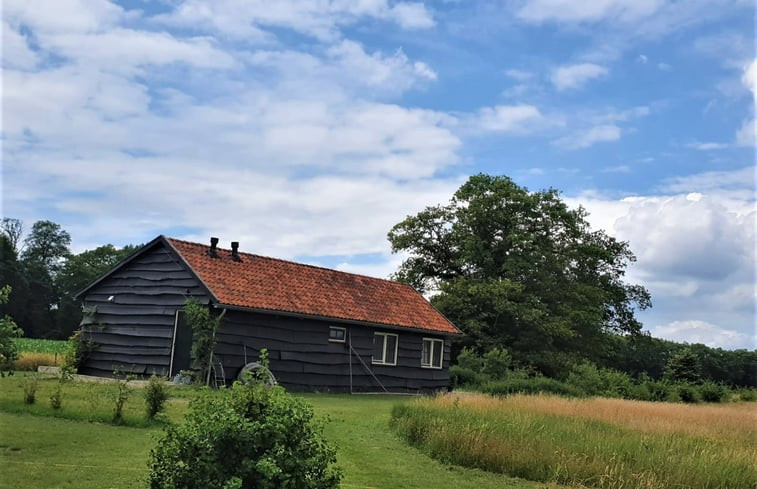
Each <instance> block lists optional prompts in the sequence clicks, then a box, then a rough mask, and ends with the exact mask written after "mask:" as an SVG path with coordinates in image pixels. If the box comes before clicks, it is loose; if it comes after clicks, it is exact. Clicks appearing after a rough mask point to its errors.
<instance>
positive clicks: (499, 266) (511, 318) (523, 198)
mask: <svg viewBox="0 0 757 489" xmlns="http://www.w3.org/2000/svg"><path fill="white" fill-rule="evenodd" d="M586 217H587V213H586V211H585V210H584V209H583V208H580V207H579V208H578V209H571V208H569V207H568V206H567V205H566V204H565V202H563V201H562V199H561V198H560V194H559V192H558V191H557V190H555V189H548V190H542V191H537V192H530V191H529V190H528V189H526V188H524V187H521V186H518V185H516V184H515V183H514V182H513V181H512V180H511V179H510V178H508V177H506V176H491V175H483V174H480V175H474V176H472V177H470V178H469V180H468V181H467V182H465V183H464V184H463V185H462V186H461V187H460V188H459V189H458V190H457V191H456V192H455V193H454V194H453V196H452V198H451V199H450V201H449V202H448V203H447V204H442V205H437V206H432V207H427V208H425V209H424V210H422V211H421V212H419V213H418V214H416V215H414V216H408V217H407V218H406V219H404V220H403V221H402V222H400V223H398V224H396V225H395V226H394V227H393V228H392V229H391V230H390V231H389V234H388V239H389V241H390V243H391V245H392V251H394V252H401V253H403V254H405V255H406V256H407V258H406V259H405V260H404V261H403V262H402V264H401V266H400V268H399V270H398V271H397V272H396V273H395V275H394V278H395V279H396V280H399V281H402V282H406V283H408V284H410V285H412V286H413V287H415V289H416V290H418V291H420V292H424V293H425V294H426V295H430V296H431V303H432V304H433V305H434V306H435V307H436V308H437V309H438V310H439V311H440V312H441V313H442V314H444V315H445V316H446V317H447V318H448V319H449V320H450V321H452V323H454V324H455V325H456V326H457V327H458V328H460V329H461V330H462V331H463V333H465V336H464V337H463V338H461V339H460V340H457V342H456V343H453V348H452V358H453V359H455V358H457V355H458V354H459V353H460V352H461V351H462V349H463V348H468V349H470V350H471V351H474V352H476V353H477V354H479V355H485V354H486V353H487V352H490V351H492V350H495V349H497V350H506V351H507V352H509V354H510V355H511V356H512V362H513V366H515V367H516V368H524V369H531V370H533V371H534V372H536V373H538V374H541V375H545V376H547V377H552V378H556V379H565V378H566V377H567V375H568V374H569V372H570V371H571V369H573V367H575V366H576V365H581V364H583V363H585V362H591V363H592V364H594V365H596V366H599V367H603V368H611V369H615V370H619V371H622V372H626V373H628V374H630V375H633V376H636V377H638V376H641V375H646V376H649V377H651V378H653V379H659V378H661V377H662V376H663V371H664V369H665V368H666V366H667V365H668V362H669V361H670V360H671V359H672V358H674V357H675V356H676V355H678V354H679V353H681V351H682V350H684V349H689V350H690V351H691V352H692V354H693V355H695V356H696V358H697V359H698V362H696V363H695V364H694V366H693V367H692V368H694V369H695V370H697V372H692V375H694V376H696V377H699V378H703V379H710V380H713V381H716V382H725V383H728V384H732V385H742V386H757V378H756V377H757V351H748V350H736V351H727V350H722V349H720V348H710V347H707V346H705V345H683V344H680V343H675V342H672V341H666V340H661V339H657V338H652V337H651V336H649V335H648V334H646V333H644V332H643V331H642V324H641V323H640V321H639V320H638V319H637V318H636V312H637V311H640V310H643V309H646V308H649V307H651V306H652V298H651V296H650V294H649V292H648V291H647V290H646V289H645V288H644V287H643V286H641V285H639V284H632V283H627V282H626V281H625V272H626V268H627V266H628V265H629V264H631V263H633V262H634V261H635V260H636V257H635V256H634V254H633V252H632V251H631V249H630V246H629V244H628V243H626V242H623V241H618V240H616V239H615V238H613V237H611V236H609V235H608V234H606V233H605V232H604V231H602V230H599V231H595V230H592V229H591V227H590V225H589V222H588V221H587V219H586Z"/></svg>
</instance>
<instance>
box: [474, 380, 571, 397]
mask: <svg viewBox="0 0 757 489" xmlns="http://www.w3.org/2000/svg"><path fill="white" fill-rule="evenodd" d="M481 392H484V393H487V394H491V395H493V396H509V395H513V394H555V395H558V396H564V397H582V396H583V395H584V393H583V391H581V390H580V389H578V388H576V387H574V386H572V385H570V384H566V383H565V382H560V381H559V380H555V379H550V378H549V377H532V378H513V379H506V380H493V381H490V382H487V383H485V384H483V385H482V386H481Z"/></svg>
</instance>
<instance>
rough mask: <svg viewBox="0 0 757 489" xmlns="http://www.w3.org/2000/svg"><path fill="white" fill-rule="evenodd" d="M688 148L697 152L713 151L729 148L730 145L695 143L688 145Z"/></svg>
mask: <svg viewBox="0 0 757 489" xmlns="http://www.w3.org/2000/svg"><path fill="white" fill-rule="evenodd" d="M686 147H687V148H691V149H696V150H697V151H713V150H718V149H725V148H728V147H729V145H728V144H725V143H714V142H701V141H695V142H693V143H688V144H687V145H686Z"/></svg>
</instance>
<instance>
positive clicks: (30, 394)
mask: <svg viewBox="0 0 757 489" xmlns="http://www.w3.org/2000/svg"><path fill="white" fill-rule="evenodd" d="M22 386H23V389H24V403H25V404H34V403H35V402H36V401H37V387H39V374H38V373H37V372H33V373H31V374H29V375H27V376H25V377H24V381H23V384H22Z"/></svg>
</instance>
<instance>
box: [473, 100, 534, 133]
mask: <svg viewBox="0 0 757 489" xmlns="http://www.w3.org/2000/svg"><path fill="white" fill-rule="evenodd" d="M543 120H544V117H543V116H542V114H541V112H539V109H538V108H537V107H535V106H533V105H497V106H495V107H484V108H482V109H480V110H479V112H478V115H477V117H476V120H475V122H474V124H473V125H474V126H475V127H477V128H479V129H480V130H482V131H490V132H511V133H517V132H527V131H529V130H531V129H532V128H534V126H535V125H538V124H539V123H540V122H543Z"/></svg>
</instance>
